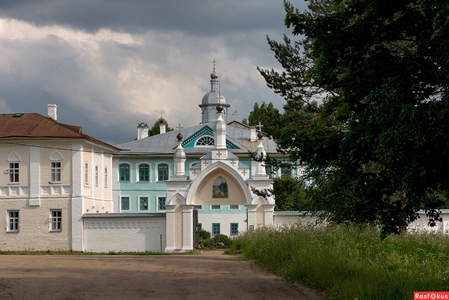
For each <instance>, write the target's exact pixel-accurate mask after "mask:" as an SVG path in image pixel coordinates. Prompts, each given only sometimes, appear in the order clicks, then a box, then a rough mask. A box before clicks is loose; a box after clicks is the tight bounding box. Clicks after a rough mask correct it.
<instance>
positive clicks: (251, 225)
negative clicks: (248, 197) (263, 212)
mask: <svg viewBox="0 0 449 300" xmlns="http://www.w3.org/2000/svg"><path fill="white" fill-rule="evenodd" d="M256 207H257V205H254V204H251V205H250V204H247V205H246V209H247V211H248V220H247V221H248V230H254V229H256V228H257V226H256V223H257V221H256Z"/></svg>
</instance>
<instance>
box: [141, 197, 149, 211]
mask: <svg viewBox="0 0 449 300" xmlns="http://www.w3.org/2000/svg"><path fill="white" fill-rule="evenodd" d="M139 210H140V211H148V197H140V198H139Z"/></svg>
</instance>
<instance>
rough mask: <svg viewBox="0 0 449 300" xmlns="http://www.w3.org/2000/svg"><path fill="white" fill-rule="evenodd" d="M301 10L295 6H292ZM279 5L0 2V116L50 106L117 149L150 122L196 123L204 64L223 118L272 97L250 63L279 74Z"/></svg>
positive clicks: (257, 1)
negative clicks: (225, 111)
mask: <svg viewBox="0 0 449 300" xmlns="http://www.w3.org/2000/svg"><path fill="white" fill-rule="evenodd" d="M292 3H293V5H295V6H296V7H298V8H300V9H301V10H302V9H303V8H304V3H303V1H292ZM284 15H285V12H284V8H283V4H282V1H281V0H226V1H223V0H221V1H218V0H189V1H185V0H164V1H162V0H160V1H157V0H146V1H145V0H126V1H125V0H77V1H70V0H20V1H17V0H1V1H0V78H1V80H0V113H13V112H14V113H15V112H37V113H40V114H42V115H47V104H49V103H55V104H57V105H58V121H60V122H63V123H68V124H73V125H80V126H82V127H83V132H84V133H86V134H89V135H91V136H93V137H95V138H98V139H101V140H103V141H106V142H109V143H112V144H117V143H122V142H126V141H130V140H133V139H134V138H135V137H136V132H137V131H136V126H137V124H138V123H140V122H146V123H148V125H150V126H152V125H153V123H154V122H155V121H156V120H157V119H158V118H159V117H164V118H166V119H167V120H168V122H169V125H170V126H171V127H175V126H177V124H178V123H181V125H182V126H183V127H188V126H193V125H196V124H199V123H200V122H201V113H200V108H199V107H198V104H200V103H201V99H202V97H203V95H204V94H205V93H207V92H209V91H210V83H209V80H210V77H209V76H210V73H211V72H212V60H214V59H215V60H216V61H217V66H216V70H217V73H218V74H219V75H220V86H221V92H222V94H223V95H224V96H225V97H226V100H227V102H228V103H229V104H231V108H230V111H231V113H233V112H235V111H236V110H237V112H238V115H236V116H232V115H230V118H229V119H230V120H232V119H234V118H235V119H237V120H238V121H241V120H242V118H245V117H247V116H248V114H249V112H250V111H251V109H252V107H253V106H254V103H255V102H259V103H261V102H262V101H265V102H273V103H274V104H275V106H276V107H278V108H281V107H282V105H283V99H282V98H280V97H279V96H278V95H275V94H274V93H273V92H272V91H271V90H270V89H269V88H268V87H266V85H265V82H264V80H263V78H262V76H260V74H259V73H258V72H257V70H256V67H257V66H260V67H266V68H271V67H274V68H276V69H277V68H279V64H278V63H277V61H276V60H275V59H274V57H273V53H272V52H271V50H270V49H269V46H268V44H267V42H266V36H267V35H268V36H270V38H274V39H276V40H280V39H281V38H282V34H284V33H289V32H290V30H289V29H287V28H285V27H284V23H283V19H284Z"/></svg>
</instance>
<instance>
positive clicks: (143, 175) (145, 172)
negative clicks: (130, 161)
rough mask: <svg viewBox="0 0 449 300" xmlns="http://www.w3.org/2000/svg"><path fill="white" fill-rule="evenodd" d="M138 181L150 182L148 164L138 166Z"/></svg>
mask: <svg viewBox="0 0 449 300" xmlns="http://www.w3.org/2000/svg"><path fill="white" fill-rule="evenodd" d="M139 181H150V166H149V165H148V164H141V165H139Z"/></svg>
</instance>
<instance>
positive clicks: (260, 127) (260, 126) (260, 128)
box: [256, 122, 263, 131]
mask: <svg viewBox="0 0 449 300" xmlns="http://www.w3.org/2000/svg"><path fill="white" fill-rule="evenodd" d="M257 127H259V128H257ZM262 127H263V125H262V123H260V122H259V125H256V128H257V130H259V131H262Z"/></svg>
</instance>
